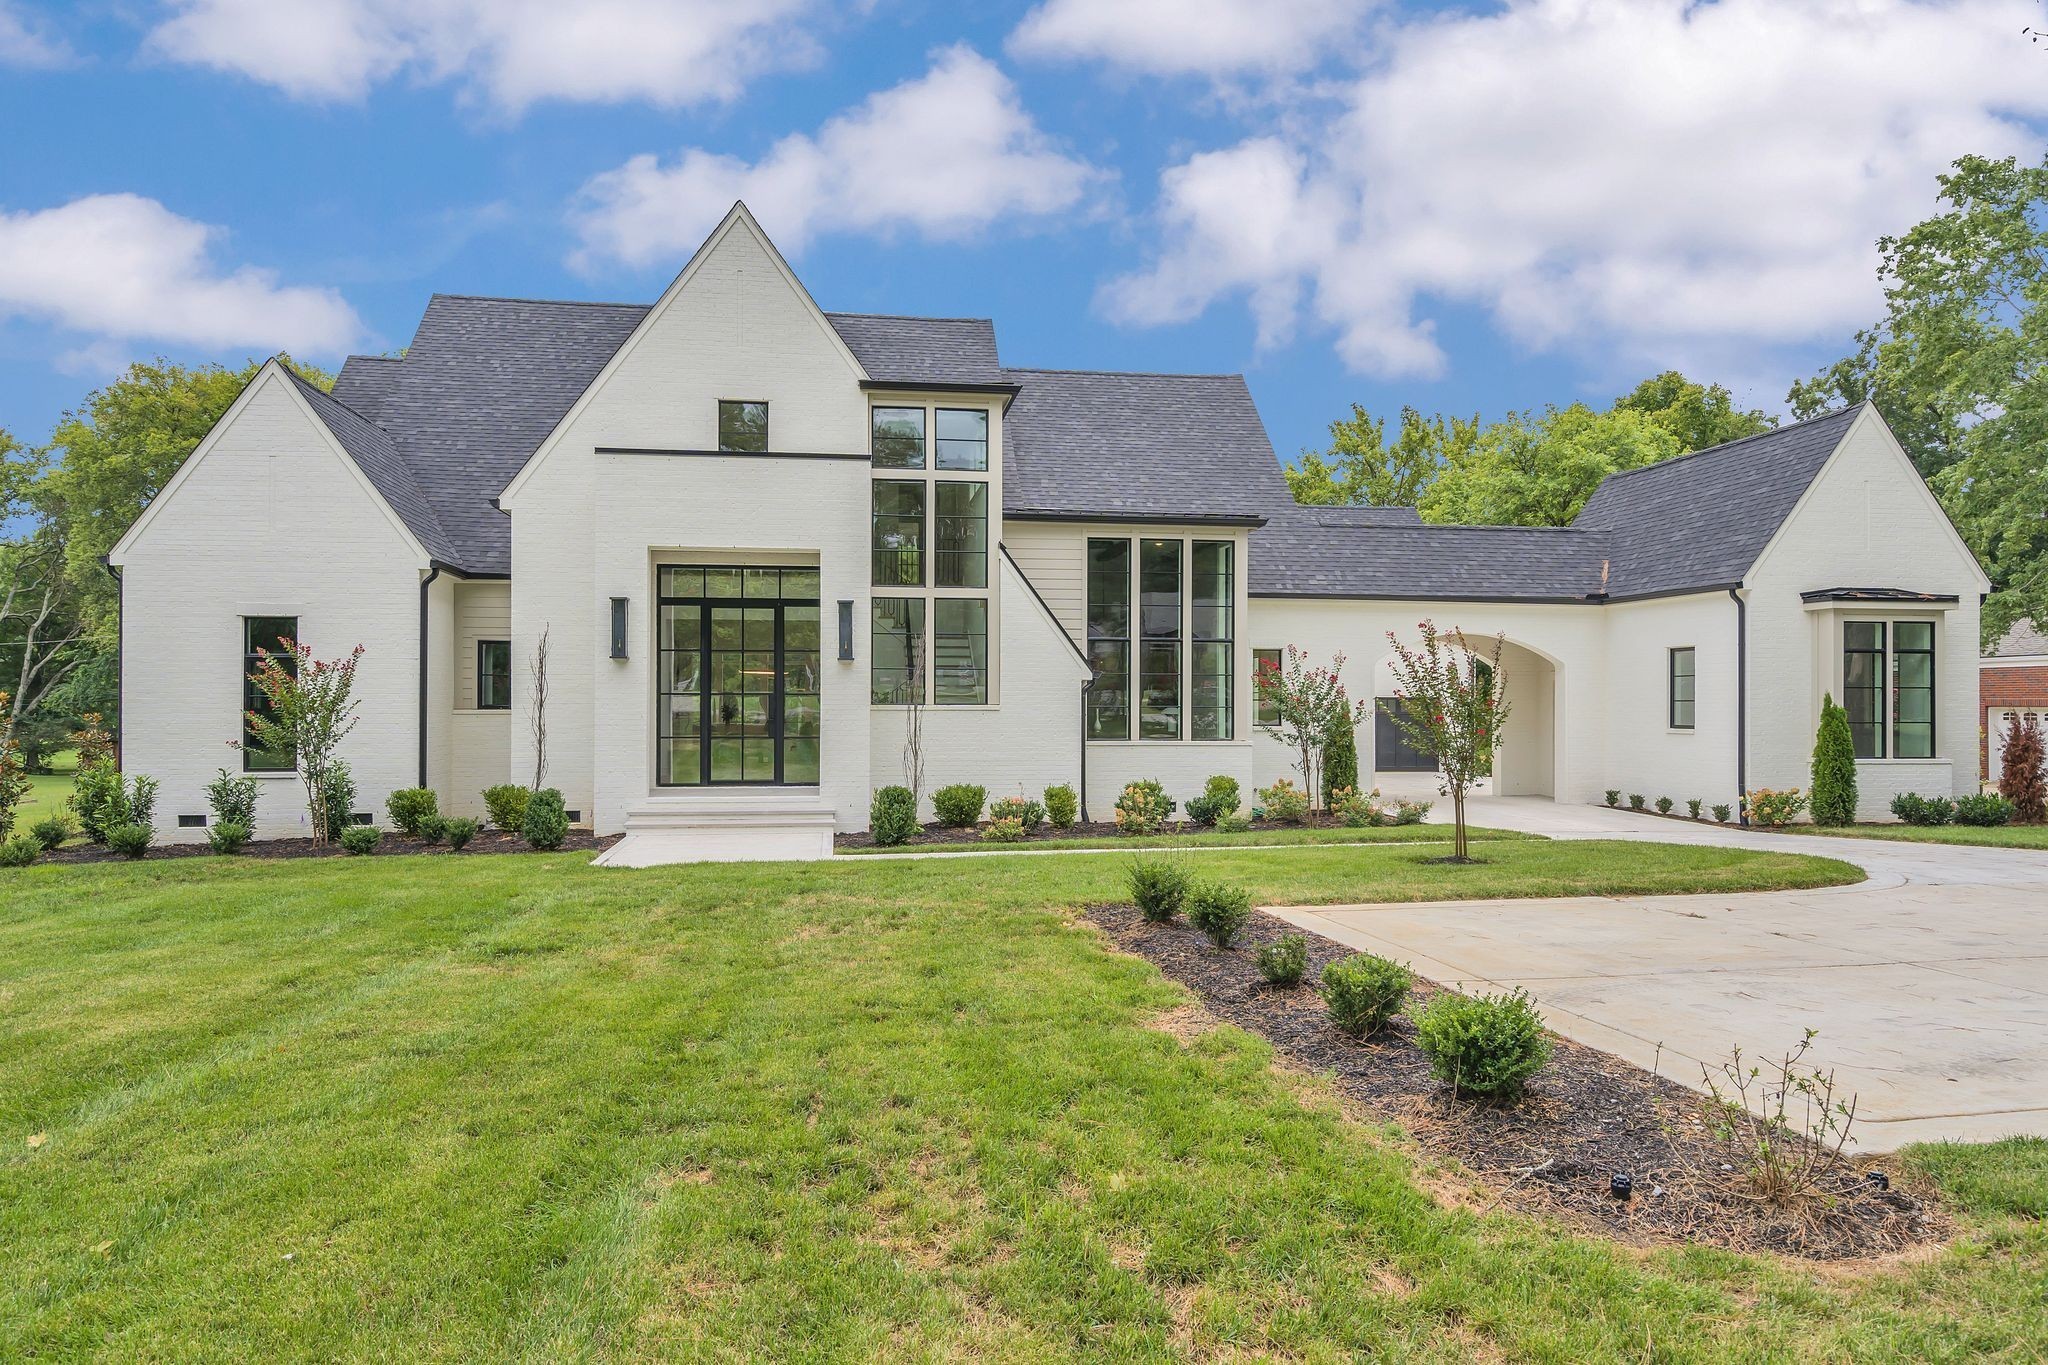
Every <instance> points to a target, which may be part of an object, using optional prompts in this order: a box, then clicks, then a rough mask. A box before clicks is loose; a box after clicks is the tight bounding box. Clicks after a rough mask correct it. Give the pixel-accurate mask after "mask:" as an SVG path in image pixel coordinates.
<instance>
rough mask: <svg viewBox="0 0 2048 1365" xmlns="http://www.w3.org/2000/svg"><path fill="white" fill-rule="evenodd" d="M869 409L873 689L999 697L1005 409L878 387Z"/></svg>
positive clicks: (930, 696)
mask: <svg viewBox="0 0 2048 1365" xmlns="http://www.w3.org/2000/svg"><path fill="white" fill-rule="evenodd" d="M869 413H870V423H871V425H870V431H869V463H870V466H871V467H872V469H873V472H874V478H873V479H872V481H871V483H870V496H871V500H872V507H871V516H870V526H871V528H872V532H871V540H870V550H871V553H870V558H871V560H872V564H871V569H872V572H871V574H870V582H871V584H872V586H873V590H874V592H873V597H872V599H871V605H870V619H869V642H870V652H869V659H870V665H869V696H870V698H871V700H872V701H873V703H874V704H875V705H877V706H900V705H907V704H909V703H911V702H930V703H933V704H936V705H939V706H985V705H988V704H990V703H991V702H993V701H994V700H995V696H994V691H995V688H994V680H993V667H994V665H993V659H992V654H991V646H990V637H991V626H992V624H993V621H994V615H995V613H994V612H993V611H992V610H991V606H990V599H989V596H988V593H989V589H990V586H991V584H992V583H993V581H994V572H995V570H994V562H993V561H994V555H995V554H996V544H995V539H994V535H993V533H992V532H991V529H990V526H991V523H992V522H995V521H996V520H997V519H998V518H999V517H1000V501H1001V487H1000V483H999V482H998V480H999V477H1000V471H999V469H998V468H997V464H998V460H999V456H998V453H997V452H996V450H995V449H994V447H995V445H996V444H997V442H996V440H995V439H993V433H994V431H995V429H996V420H995V416H994V413H993V411H992V409H991V408H990V407H989V406H988V405H987V404H986V403H981V404H977V403H975V402H973V401H972V400H968V399H960V400H956V401H946V402H941V401H937V400H934V401H931V402H927V403H916V402H911V401H908V400H903V399H886V400H885V399H877V400H876V402H875V404H874V406H873V407H872V408H871V409H870V410H869Z"/></svg>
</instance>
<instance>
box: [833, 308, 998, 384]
mask: <svg viewBox="0 0 2048 1365" xmlns="http://www.w3.org/2000/svg"><path fill="white" fill-rule="evenodd" d="M825 320H826V321H827V322H829V323H831V324H832V330H833V331H835V332H837V333H839V338H840V340H842V341H844V342H845V343H846V349H848V350H849V351H852V352H853V354H854V358H855V359H856V360H858V361H860V364H861V368H862V369H864V370H866V371H867V372H868V377H869V378H870V379H875V380H880V381H885V382H888V383H911V384H1001V383H1004V382H1005V380H1004V379H1003V367H1002V366H1001V365H1000V364H999V363H998V362H997V361H996V326H995V324H994V323H993V322H990V321H989V320H988V319H987V318H906V317H896V316H893V315H888V314H881V313H827V314H825Z"/></svg>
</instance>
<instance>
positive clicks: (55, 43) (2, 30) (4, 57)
mask: <svg viewBox="0 0 2048 1365" xmlns="http://www.w3.org/2000/svg"><path fill="white" fill-rule="evenodd" d="M70 60H71V51H70V49H69V48H67V47H65V46H64V44H63V42H61V41H60V40H59V39H57V38H55V37H53V36H51V34H50V33H49V32H48V31H47V30H46V29H45V28H44V27H43V26H42V25H41V24H39V23H32V22H30V21H29V20H28V19H26V18H23V17H22V15H21V14H20V13H19V12H18V11H17V10H16V8H15V6H13V5H12V4H9V3H7V0H0V66H14V67H39V66H62V65H64V64H65V63H66V62H68V61H70Z"/></svg>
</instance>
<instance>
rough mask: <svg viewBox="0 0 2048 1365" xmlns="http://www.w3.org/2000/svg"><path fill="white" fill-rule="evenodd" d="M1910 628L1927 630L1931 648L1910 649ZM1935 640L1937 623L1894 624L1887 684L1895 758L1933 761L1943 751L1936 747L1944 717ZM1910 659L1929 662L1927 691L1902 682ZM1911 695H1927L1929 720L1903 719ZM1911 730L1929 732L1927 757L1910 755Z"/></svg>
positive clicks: (1909, 622) (1901, 622) (1925, 754)
mask: <svg viewBox="0 0 2048 1365" xmlns="http://www.w3.org/2000/svg"><path fill="white" fill-rule="evenodd" d="M1909 626H1910V627H1912V628H1914V629H1915V630H1916V631H1918V630H1925V631H1926V632H1927V644H1926V646H1925V648H1922V647H1921V646H1918V645H1915V646H1913V647H1911V648H1908V647H1907V646H1906V644H1905V643H1904V641H1905V638H1906V628H1907V627H1909ZM1935 636H1936V631H1935V629H1934V622H1932V621H1914V620H1906V621H1893V622H1892V623H1891V654H1892V657H1891V667H1890V669H1889V671H1888V672H1887V674H1886V681H1887V683H1888V685H1889V700H1890V701H1891V717H1890V719H1891V727H1890V728H1891V735H1890V738H1891V746H1892V756H1893V757H1894V758H1910V759H1931V758H1934V757H1936V753H1937V750H1938V749H1939V748H1940V746H1939V744H1937V743H1936V740H1937V738H1938V736H1939V733H1940V728H1941V726H1940V722H1941V713H1940V710H1939V709H1938V708H1939V704H1940V692H1939V684H1940V668H1939V667H1938V665H1939V662H1940V661H1939V659H1938V658H1937V657H1936V644H1935ZM1908 657H1912V658H1924V659H1926V660H1927V683H1926V685H1925V686H1924V687H1923V686H1921V685H1920V684H1918V683H1915V684H1912V685H1911V686H1910V687H1909V686H1908V685H1907V684H1906V683H1904V682H1901V681H1900V665H1901V663H1902V661H1903V660H1905V659H1906V658H1908ZM1908 691H1911V692H1925V693H1926V694H1927V719H1926V720H1924V721H1920V720H1904V719H1902V718H1901V717H1902V715H1903V713H1904V711H1905V709H1906V708H1905V705H1904V702H1905V693H1907V692H1908ZM1908 726H1911V727H1913V728H1914V729H1915V730H1918V729H1921V728H1923V727H1924V728H1925V730H1926V732H1927V752H1926V753H1924V754H1923V753H1911V754H1909V753H1907V752H1906V733H1905V732H1906V727H1908Z"/></svg>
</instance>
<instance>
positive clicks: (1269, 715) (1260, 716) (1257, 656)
mask: <svg viewBox="0 0 2048 1365" xmlns="http://www.w3.org/2000/svg"><path fill="white" fill-rule="evenodd" d="M1285 654H1286V651H1285V650H1281V649H1254V650H1252V677H1253V678H1257V677H1258V676H1259V674H1260V673H1261V672H1263V671H1264V670H1265V668H1266V665H1268V664H1271V665H1272V666H1273V669H1274V671H1275V672H1278V671H1279V669H1280V668H1281V667H1282V666H1283V657H1284V655H1285ZM1279 723H1280V708H1279V705H1278V704H1277V703H1274V702H1269V701H1265V700H1263V699H1262V698H1261V697H1260V696H1259V688H1258V684H1257V683H1256V682H1255V683H1253V685H1252V724H1254V725H1278V724H1279Z"/></svg>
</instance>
